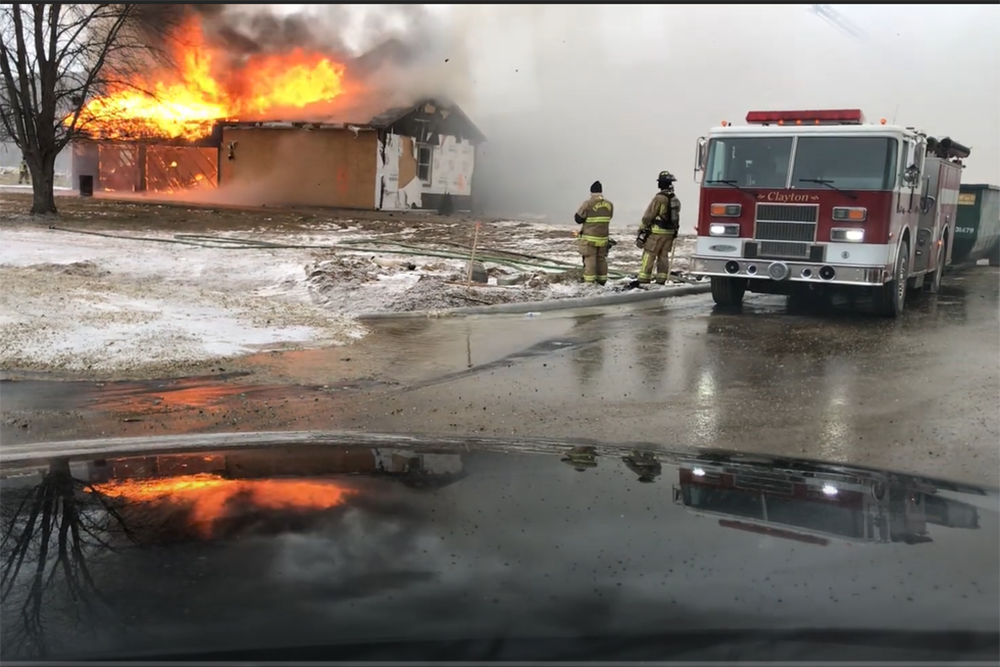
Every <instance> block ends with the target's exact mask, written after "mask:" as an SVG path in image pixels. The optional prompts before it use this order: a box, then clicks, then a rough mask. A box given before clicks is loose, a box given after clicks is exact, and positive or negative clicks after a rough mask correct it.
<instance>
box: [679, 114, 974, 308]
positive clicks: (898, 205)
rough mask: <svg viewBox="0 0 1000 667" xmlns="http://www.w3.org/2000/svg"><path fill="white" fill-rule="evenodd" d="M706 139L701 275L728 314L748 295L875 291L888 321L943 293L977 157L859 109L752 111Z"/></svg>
mask: <svg viewBox="0 0 1000 667" xmlns="http://www.w3.org/2000/svg"><path fill="white" fill-rule="evenodd" d="M746 122H747V125H745V126H734V125H730V124H728V123H723V125H722V126H721V127H717V128H714V129H713V130H712V131H711V132H710V133H709V134H708V136H707V137H701V138H700V139H699V140H698V152H697V163H696V165H695V179H696V180H697V181H699V182H700V183H701V196H700V201H699V209H698V245H697V249H696V251H695V256H694V259H693V263H692V269H693V271H692V273H694V274H695V275H700V276H707V277H710V278H711V281H712V296H713V298H714V299H715V302H716V303H717V304H719V305H721V306H736V305H738V304H740V303H741V302H742V300H743V295H744V293H745V292H747V291H750V292H757V293H768V294H785V295H789V296H790V297H793V298H805V299H810V298H813V297H814V296H821V295H825V294H828V293H830V292H833V291H837V290H838V289H839V290H857V289H859V288H860V289H865V290H868V291H870V292H871V294H872V301H873V305H874V307H875V309H876V310H877V311H878V312H880V313H881V314H883V315H886V316H888V317H896V316H898V315H899V314H900V313H901V312H902V311H903V307H904V303H905V299H906V293H907V290H919V289H927V290H928V291H930V292H936V291H937V290H938V287H939V286H940V284H941V274H942V270H943V268H944V267H945V266H946V265H947V264H948V262H949V257H950V254H951V242H952V238H953V236H954V232H953V229H954V224H955V218H956V216H957V206H958V193H959V185H960V181H961V174H962V160H963V159H965V158H967V157H968V156H969V149H968V148H966V147H965V146H962V145H961V144H959V143H958V142H956V141H953V140H952V139H950V138H947V137H945V138H943V139H935V138H934V137H930V136H928V135H926V134H924V133H923V132H920V131H918V130H915V129H914V128H912V127H900V126H896V125H889V124H886V122H885V120H882V121H881V122H880V123H878V124H868V123H866V122H865V119H864V115H863V114H862V113H861V111H860V110H858V109H838V110H821V111H751V112H750V113H748V114H747V117H746Z"/></svg>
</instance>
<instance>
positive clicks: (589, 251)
mask: <svg viewBox="0 0 1000 667" xmlns="http://www.w3.org/2000/svg"><path fill="white" fill-rule="evenodd" d="M614 212H615V207H614V204H612V203H611V202H610V201H608V200H607V199H605V198H604V188H603V187H602V186H601V182H600V181H594V184H593V185H591V186H590V197H588V198H587V201H585V202H583V203H582V204H580V208H579V209H577V211H576V216H575V219H576V224H578V225H582V226H581V227H580V254H581V255H582V256H583V282H585V283H597V284H598V285H603V284H605V283H606V282H608V232H609V227H610V224H611V217H612V216H613V215H614Z"/></svg>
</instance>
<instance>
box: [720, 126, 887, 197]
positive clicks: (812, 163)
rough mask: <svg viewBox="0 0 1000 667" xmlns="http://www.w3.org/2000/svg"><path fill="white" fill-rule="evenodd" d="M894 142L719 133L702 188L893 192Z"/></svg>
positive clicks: (871, 139) (833, 137)
mask: <svg viewBox="0 0 1000 667" xmlns="http://www.w3.org/2000/svg"><path fill="white" fill-rule="evenodd" d="M897 151H898V142H897V141H896V140H895V139H892V138H889V137H838V136H825V137H824V136H800V137H799V138H798V145H797V146H796V148H795V163H794V165H792V164H791V162H792V137H718V138H715V139H712V140H711V141H710V142H709V147H708V161H707V164H706V169H705V179H704V181H703V185H704V186H705V187H713V188H725V187H731V186H737V187H743V188H768V189H784V188H786V187H789V178H788V175H789V169H791V171H792V173H791V179H790V182H791V187H796V188H800V189H801V188H807V189H824V188H825V189H833V190H846V191H851V190H891V189H892V188H893V187H894V186H895V183H896V171H897V170H896V154H897Z"/></svg>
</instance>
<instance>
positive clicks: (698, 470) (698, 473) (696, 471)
mask: <svg viewBox="0 0 1000 667" xmlns="http://www.w3.org/2000/svg"><path fill="white" fill-rule="evenodd" d="M691 474H692V475H694V476H695V477H704V476H705V471H704V470H702V469H701V468H695V469H694V470H692V471H691Z"/></svg>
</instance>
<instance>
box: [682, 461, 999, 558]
mask: <svg viewBox="0 0 1000 667" xmlns="http://www.w3.org/2000/svg"><path fill="white" fill-rule="evenodd" d="M939 491H947V490H946V489H943V488H941V487H939V486H938V485H936V484H934V483H932V482H930V481H928V480H923V479H919V478H915V477H909V476H905V475H890V474H885V473H879V472H874V471H866V470H859V469H852V468H849V467H841V466H816V467H814V466H809V465H805V464H801V463H798V462H785V463H784V464H782V462H780V461H768V462H766V463H765V464H763V465H761V464H759V463H754V462H752V461H736V460H727V459H726V458H725V457H723V458H721V459H719V458H715V457H712V456H702V457H697V458H690V459H687V460H682V461H680V466H679V468H678V485H677V486H675V487H674V489H673V500H674V503H676V504H677V505H681V506H683V507H685V508H687V509H689V510H690V511H692V512H694V513H696V514H698V515H701V516H706V517H716V518H717V519H718V522H719V525H720V526H721V527H723V528H730V529H733V530H740V531H746V532H751V533H758V534H763V535H770V536H772V537H778V538H782V539H789V540H794V541H798V542H804V543H807V544H814V545H817V546H828V545H830V544H833V543H837V542H853V543H859V544H860V543H874V544H886V543H893V542H904V543H907V544H919V543H924V542H930V541H931V537H930V535H929V531H928V525H940V526H946V527H949V528H965V529H973V530H975V529H978V528H979V526H980V522H979V513H978V511H977V509H976V507H975V506H974V505H970V504H968V503H963V502H960V501H957V500H954V499H951V498H949V497H948V496H947V493H939ZM962 491H965V489H962ZM972 493H974V494H977V495H979V494H981V493H982V492H981V490H979V489H972Z"/></svg>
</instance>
